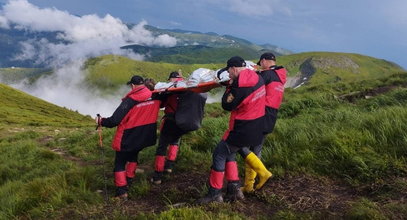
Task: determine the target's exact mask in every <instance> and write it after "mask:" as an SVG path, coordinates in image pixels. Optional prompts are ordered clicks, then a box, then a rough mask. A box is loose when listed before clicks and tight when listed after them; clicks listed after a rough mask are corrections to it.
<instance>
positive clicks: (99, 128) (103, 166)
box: [96, 114, 108, 201]
mask: <svg viewBox="0 0 407 220" xmlns="http://www.w3.org/2000/svg"><path fill="white" fill-rule="evenodd" d="M96 116H97V119H98V125H97V127H96V129H97V130H98V133H99V147H100V152H101V158H100V161H101V163H102V170H103V182H104V187H105V189H104V191H105V193H104V194H105V201H107V199H108V195H107V177H106V171H105V151H104V149H103V139H102V126H101V125H100V120H101V119H102V118H101V116H100V114H97V115H96Z"/></svg>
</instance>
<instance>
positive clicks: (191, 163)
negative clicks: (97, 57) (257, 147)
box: [0, 57, 407, 219]
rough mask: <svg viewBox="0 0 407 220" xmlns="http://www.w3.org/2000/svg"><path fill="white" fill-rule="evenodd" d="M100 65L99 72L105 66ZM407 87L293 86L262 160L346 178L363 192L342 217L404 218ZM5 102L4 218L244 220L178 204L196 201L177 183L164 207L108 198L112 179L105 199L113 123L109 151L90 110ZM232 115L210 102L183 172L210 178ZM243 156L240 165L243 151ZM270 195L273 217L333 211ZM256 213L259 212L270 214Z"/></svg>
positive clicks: (227, 209)
mask: <svg viewBox="0 0 407 220" xmlns="http://www.w3.org/2000/svg"><path fill="white" fill-rule="evenodd" d="M112 59H113V57H112ZM118 59H121V58H118ZM97 62H102V61H97ZM119 63H120V62H119ZM130 63H131V62H129V65H130ZM88 65H93V64H88ZM95 65H96V63H95ZM98 65H99V64H97V65H96V66H95V68H96V69H98V68H101V67H98ZM109 65H110V64H109ZM109 65H108V66H109ZM115 65H116V64H115ZM115 65H114V66H115ZM166 65H168V64H166ZM173 67H175V66H171V68H173ZM115 68H119V67H118V66H115ZM134 68H135V67H134ZM101 69H102V68H101ZM96 72H97V71H96ZM165 75H166V74H165ZM111 77H113V78H114V77H115V75H111ZM163 77H165V76H163ZM122 80H124V81H125V80H126V79H125V78H123V79H122ZM406 87H407V73H397V74H394V75H390V76H387V77H382V78H375V79H371V80H360V81H355V82H352V83H348V82H344V81H342V82H338V83H335V84H318V85H314V84H311V85H307V86H304V87H301V88H299V89H295V90H294V89H287V91H286V95H285V99H284V103H283V105H282V107H281V109H280V111H279V119H278V121H277V126H276V128H275V131H274V132H273V133H272V134H270V135H269V136H268V137H267V139H266V142H265V144H264V148H263V153H262V159H263V161H264V163H265V165H266V166H267V167H268V168H270V170H271V171H272V172H273V173H274V176H275V177H276V178H277V179H279V178H284V175H285V174H288V175H294V176H295V175H304V173H305V174H309V175H312V176H315V177H323V178H329V179H332V180H335V181H338V182H345V183H346V184H347V186H349V187H350V188H351V189H353V190H355V191H357V192H359V194H360V195H354V196H355V199H353V200H351V201H349V202H348V204H349V206H348V207H347V209H346V210H345V212H343V213H340V214H339V215H340V216H342V217H345V218H352V219H372V218H373V219H383V218H390V219H391V218H403V217H405V216H406V215H407V211H406V210H407V208H406V205H405V204H404V203H403V202H402V200H401V198H402V197H401V196H400V195H405V193H406V189H407V187H406V184H405V179H406V178H407V134H406V132H405V131H406V130H407V108H406V107H407V106H406V105H407V88H406ZM383 88H385V89H383ZM366 96H368V98H366ZM0 100H2V101H1V103H2V105H1V106H0V118H1V120H0V137H1V139H0V160H1V161H2V163H1V164H0V219H10V218H11V219H12V218H26V219H61V218H67V217H68V216H69V217H70V218H74V219H81V218H98V219H99V218H100V219H111V218H113V219H134V218H137V219H151V218H154V219H190V218H194V219H246V218H247V216H245V214H244V213H243V212H241V211H240V210H239V209H237V208H236V205H234V204H222V205H219V206H207V207H200V206H192V207H188V206H187V207H182V208H178V207H171V205H173V203H174V201H180V200H181V201H188V202H189V201H191V200H192V198H183V199H180V197H182V196H183V195H184V194H183V192H178V191H177V190H176V189H175V188H174V189H169V190H168V191H166V193H165V195H157V199H163V200H165V201H166V202H165V203H166V205H168V206H169V209H166V210H165V211H162V212H155V213H140V212H138V213H137V214H136V215H134V212H131V210H130V211H129V210H127V208H128V207H127V208H126V207H125V208H124V209H123V206H121V205H118V204H116V203H114V202H113V201H112V200H107V201H106V202H105V201H104V194H101V193H99V192H98V190H103V189H104V187H105V184H106V187H107V189H108V192H109V193H108V197H112V196H113V192H114V184H113V176H112V172H111V169H112V167H113V158H114V151H112V150H111V149H110V144H111V142H112V137H113V135H114V132H115V129H103V143H104V148H103V151H102V149H101V148H100V147H99V146H98V138H99V137H98V134H97V132H96V131H95V128H94V121H93V119H91V118H90V117H89V116H82V115H80V114H78V113H76V112H72V111H69V110H68V109H64V108H60V107H57V106H55V105H52V104H50V103H47V102H44V101H42V100H39V99H37V98H34V97H32V96H29V95H27V94H25V93H23V92H19V91H17V90H15V89H12V88H10V87H8V86H5V85H0ZM228 117H229V113H228V112H226V111H223V110H222V109H221V107H220V105H219V103H214V104H208V105H207V106H206V112H205V118H204V121H203V124H202V128H201V129H199V130H197V131H194V132H191V133H190V134H187V135H186V136H185V137H184V138H183V141H182V144H181V150H180V154H179V157H178V161H177V170H178V171H179V172H182V173H188V172H189V171H190V170H191V169H192V170H193V171H194V172H198V173H206V172H208V174H209V169H210V164H211V154H212V151H213V149H214V148H215V147H216V144H217V143H218V142H219V140H220V139H221V137H222V135H223V133H224V131H225V129H226V128H227V122H228ZM154 153H155V147H150V148H147V149H145V150H143V151H142V152H141V153H140V157H139V162H140V164H142V165H145V166H146V165H147V166H149V165H151V166H152V164H153V160H154ZM238 159H239V164H240V171H242V170H241V169H242V168H243V164H242V160H241V158H240V156H239V157H238ZM102 160H103V163H102ZM104 174H106V175H107V181H106V182H105V179H104ZM148 177H149V174H148V173H144V174H138V176H137V180H136V182H135V187H133V188H132V190H131V191H130V195H131V196H132V197H133V198H134V199H135V200H134V201H141V200H142V199H143V198H144V197H145V196H146V195H149V192H150V191H151V190H152V187H151V185H150V184H149V183H148ZM204 189H205V186H204V185H202V187H201V188H199V187H197V189H196V190H197V191H199V192H201V193H204ZM366 191H367V193H365V192H366ZM264 196H265V198H263V200H264V201H267V202H266V203H265V204H264V205H267V207H271V208H276V207H275V206H273V204H277V205H276V206H277V207H279V205H278V204H280V206H281V208H279V209H277V208H276V211H275V212H274V214H273V215H272V217H273V219H274V218H275V219H298V218H303V219H304V218H305V219H314V218H324V217H325V215H328V217H329V216H330V215H329V214H327V213H326V212H324V211H306V212H302V211H299V210H295V209H293V208H290V206H288V205H287V206H284V205H281V204H286V203H285V202H286V201H283V200H282V199H283V198H280V197H277V195H275V194H274V197H273V194H271V195H270V194H267V193H265V194H264ZM267 196H270V197H267ZM263 200H262V201H263ZM110 211H111V212H110ZM257 211H259V213H260V214H258V215H257V218H263V219H266V218H267V217H270V216H262V214H261V213H262V212H261V210H257ZM337 214H338V213H337Z"/></svg>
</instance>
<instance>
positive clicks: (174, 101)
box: [161, 78, 184, 116]
mask: <svg viewBox="0 0 407 220" xmlns="http://www.w3.org/2000/svg"><path fill="white" fill-rule="evenodd" d="M182 80H184V78H178V79H177V80H176V82H177V81H182ZM176 82H175V83H176ZM178 94H179V93H172V94H169V95H167V96H165V99H164V101H163V102H162V103H161V108H165V109H164V114H165V115H166V116H174V114H175V112H176V111H177V107H178Z"/></svg>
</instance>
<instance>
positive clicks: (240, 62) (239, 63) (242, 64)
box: [226, 56, 246, 69]
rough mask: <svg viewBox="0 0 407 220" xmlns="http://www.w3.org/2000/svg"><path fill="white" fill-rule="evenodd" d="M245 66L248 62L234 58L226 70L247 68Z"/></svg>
mask: <svg viewBox="0 0 407 220" xmlns="http://www.w3.org/2000/svg"><path fill="white" fill-rule="evenodd" d="M245 66H246V62H245V61H244V59H243V58H241V57H239V56H234V57H231V58H230V59H229V60H228V61H227V66H226V69H228V68H229V67H245Z"/></svg>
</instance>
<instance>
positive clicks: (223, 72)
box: [216, 68, 230, 86]
mask: <svg viewBox="0 0 407 220" xmlns="http://www.w3.org/2000/svg"><path fill="white" fill-rule="evenodd" d="M216 75H217V77H218V79H219V83H220V84H221V85H224V86H227V85H229V84H230V83H229V81H230V78H229V72H228V71H227V68H223V69H220V70H219V71H218V73H217V74H216Z"/></svg>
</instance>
